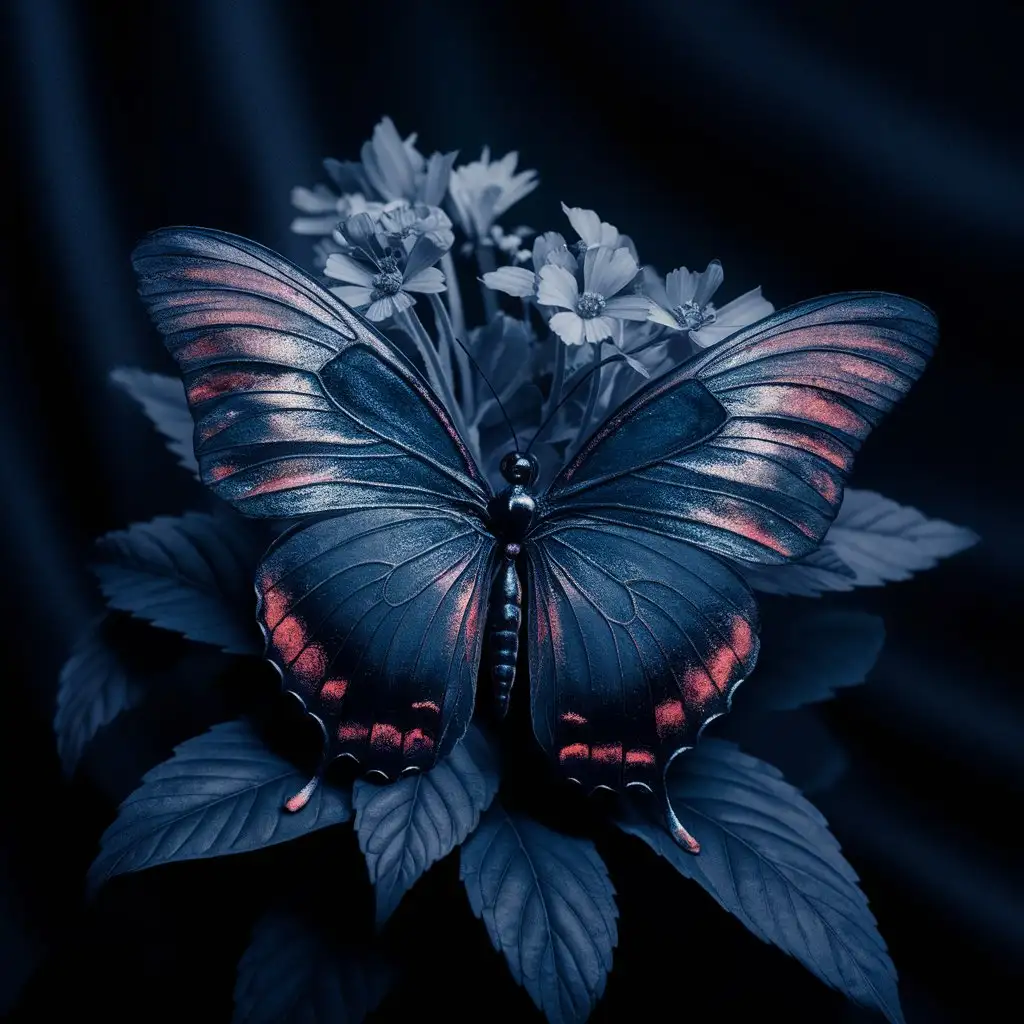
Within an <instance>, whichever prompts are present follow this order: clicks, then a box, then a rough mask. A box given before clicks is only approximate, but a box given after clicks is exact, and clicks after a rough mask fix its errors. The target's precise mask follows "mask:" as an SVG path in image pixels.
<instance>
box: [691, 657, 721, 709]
mask: <svg viewBox="0 0 1024 1024" xmlns="http://www.w3.org/2000/svg"><path fill="white" fill-rule="evenodd" d="M683 696H684V697H685V699H686V705H687V707H691V708H692V707H697V708H703V707H704V705H705V704H707V703H708V702H709V701H710V700H712V698H714V697H717V696H719V688H718V687H717V686H716V685H715V681H714V680H713V679H712V678H711V676H710V675H708V673H707V671H706V670H705V669H704V668H702V667H700V666H698V665H691V666H689V668H687V670H686V672H685V673H684V674H683Z"/></svg>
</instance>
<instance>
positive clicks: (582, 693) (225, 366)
mask: <svg viewBox="0 0 1024 1024" xmlns="http://www.w3.org/2000/svg"><path fill="white" fill-rule="evenodd" d="M133 261H134V265H135V269H136V272H137V274H138V277H139V282H140V294H141V295H142V298H143V300H144V302H145V303H146V305H147V307H148V309H149V312H150V315H151V316H152V318H153V319H154V321H155V323H156V325H157V327H158V329H159V330H160V332H161V333H162V334H163V336H164V341H165V344H166V346H167V348H168V350H169V352H170V353H171V355H172V356H173V357H174V358H175V360H176V361H177V363H178V366H179V369H180V371H181V374H182V379H183V382H184V385H185V392H186V395H187V397H188V402H189V407H190V409H191V411H192V414H193V418H194V420H195V423H196V429H195V449H196V457H197V460H198V462H199V466H200V472H201V475H202V478H203V481H204V483H206V484H207V486H208V487H209V488H210V489H211V490H212V491H213V493H214V494H216V495H217V496H218V497H220V498H222V499H223V500H225V501H227V502H229V503H230V504H231V505H233V507H234V508H235V509H236V510H237V511H239V512H240V513H242V514H244V515H248V516H253V517H261V518H267V519H275V518H277V519H280V518H286V519H290V520H292V521H294V522H295V525H294V526H293V527H291V528H290V529H289V530H287V531H286V532H285V533H283V534H282V535H280V536H279V537H278V539H277V540H276V541H275V542H274V543H273V544H272V545H271V547H270V549H269V550H268V552H267V553H266V555H265V556H264V558H263V560H262V562H261V564H260V566H259V568H258V570H257V575H256V581H255V582H256V592H257V597H258V605H257V619H258V621H259V624H260V627H261V628H262V630H263V633H264V637H265V638H266V644H267V647H266V654H267V657H268V659H269V660H270V661H271V662H272V663H273V664H274V665H275V666H276V668H277V669H278V671H279V672H280V674H281V676H282V681H283V686H284V688H285V689H286V690H288V691H290V692H293V693H295V694H296V695H297V696H298V697H299V698H300V700H301V701H302V703H303V705H304V706H305V707H306V709H307V710H308V711H310V712H311V713H313V714H315V715H316V717H317V718H318V720H319V721H320V722H321V723H322V724H323V727H324V732H325V741H326V742H325V759H331V758H334V757H336V756H348V757H352V758H354V759H355V760H356V761H357V762H358V763H359V764H360V766H361V769H362V770H363V772H364V773H365V774H377V775H380V776H383V777H384V778H385V779H389V780H390V779H395V778H397V777H399V776H400V775H402V774H403V773H404V772H407V771H414V770H426V769H429V768H431V767H432V766H433V765H434V764H436V763H437V761H438V760H439V759H440V758H443V757H445V756H446V755H447V754H448V752H450V751H451V749H452V747H453V746H454V745H455V744H456V743H457V742H458V741H459V740H460V739H461V737H462V736H463V735H464V734H465V731H466V729H467V728H468V725H469V722H470V718H471V717H472V714H473V710H474V706H475V695H476V685H477V676H478V674H479V671H480V668H481V665H482V663H483V655H484V650H485V646H486V647H487V649H489V662H490V663H489V669H490V676H491V683H492V686H493V687H494V689H495V696H496V698H497V703H498V709H499V711H501V710H503V709H504V708H505V707H507V703H508V698H509V693H510V691H511V687H512V683H513V681H514V680H515V669H516V661H517V656H518V651H519V637H520V624H521V621H522V620H523V618H525V630H524V631H523V635H524V637H525V640H526V647H527V650H526V653H527V663H528V666H529V691H530V707H531V716H532V721H533V731H534V736H535V738H536V740H537V742H538V743H539V744H540V746H541V747H542V748H543V749H544V750H545V751H546V752H547V753H548V754H549V755H550V757H551V759H552V761H553V763H554V765H555V766H556V768H557V770H558V771H559V772H560V773H561V774H562V775H563V776H564V777H566V778H569V779H572V780H575V781H577V782H579V783H580V784H581V785H582V786H583V788H584V789H585V790H586V791H587V792H589V791H592V790H594V789H598V788H608V789H613V790H627V789H631V788H633V787H639V788H643V789H648V790H653V791H655V792H662V793H663V792H664V776H665V772H666V770H667V767H668V765H669V764H670V763H671V761H672V759H673V758H674V757H676V756H677V755H678V754H679V753H681V752H682V751H685V750H687V749H689V748H690V747H692V746H693V745H694V744H695V743H696V742H697V740H698V738H699V736H700V734H701V732H702V731H703V729H704V728H705V726H706V725H707V724H708V722H710V721H712V720H713V719H714V718H716V717H718V716H719V715H722V714H724V713H725V712H727V711H728V709H729V705H730V702H731V699H732V694H733V692H734V691H735V689H736V687H737V686H738V685H739V684H740V683H741V682H743V681H744V680H745V679H747V678H748V677H749V676H750V674H751V672H753V670H754V666H755V664H756V661H757V654H758V645H759V640H758V612H757V604H756V601H755V600H754V596H753V593H752V591H751V589H750V587H749V585H748V584H747V581H746V578H745V576H744V575H743V573H742V571H741V567H742V565H743V564H761V565H779V564H783V563H785V562H787V561H792V560H794V559H798V558H801V557H803V556H805V555H807V554H809V553H810V552H812V551H814V550H815V549H816V548H817V547H818V545H819V544H820V543H821V540H822V538H823V537H824V535H825V533H826V531H827V530H828V528H829V526H830V525H831V523H832V520H833V519H834V518H835V515H836V512H837V511H838V509H839V505H840V503H841V501H842V495H843V487H844V485H845V482H846V480H847V478H848V476H849V473H850V471H851V469H852V465H853V459H854V455H855V454H856V452H857V451H858V450H859V448H860V446H861V444H862V442H863V441H864V439H865V438H866V437H867V435H868V434H869V433H870V431H871V430H872V429H873V427H874V426H875V425H876V424H877V423H878V422H879V420H880V419H881V417H882V416H883V415H884V414H885V413H886V412H887V411H888V410H889V409H890V408H891V407H892V406H893V405H894V404H895V403H896V402H897V401H899V400H900V399H901V398H902V396H903V395H904V394H905V393H906V392H907V390H908V389H909V387H910V386H911V384H912V383H913V382H914V381H915V380H917V378H918V377H919V376H920V375H921V373H922V372H923V370H924V367H925V365H926V364H927V361H928V359H929V358H930V356H931V353H932V351H933V348H934V345H935V341H936V338H937V326H936V323H935V318H934V315H933V314H932V313H931V312H930V311H929V310H928V309H926V308H925V307H924V306H922V305H921V304H920V303H917V302H914V301H913V300H910V299H907V298H904V297H902V296H898V295H890V294H886V293H881V292H854V293H847V294H841V295H831V296H824V297H821V298H818V299H813V300H810V301H809V302H805V303H800V304H799V305H796V306H792V307H790V308H788V309H784V310H780V311H778V312H776V313H774V314H772V315H771V316H769V317H766V318H765V319H764V320H762V321H760V322H758V323H757V324H753V325H751V326H749V327H746V328H744V329H743V330H741V331H738V332H737V333H736V334H734V335H732V336H731V337H729V338H726V339H724V340H723V341H721V342H719V343H717V344H716V345H714V346H712V347H711V348H708V349H705V350H703V351H701V352H699V353H698V354H696V355H695V356H694V357H693V358H691V359H690V360H688V361H687V362H685V363H682V364H680V365H678V366H676V367H675V368H673V369H671V370H669V371H668V372H666V373H665V374H663V375H662V376H660V377H658V378H656V379H654V380H652V381H650V382H649V383H647V384H646V385H644V386H643V387H642V388H641V389H640V390H639V391H638V392H636V393H635V394H634V395H633V396H632V397H631V398H629V399H627V400H626V401H625V402H624V403H623V405H622V406H620V407H619V408H618V409H616V410H615V411H614V412H612V414H611V415H610V416H609V417H608V419H607V420H606V421H605V422H604V423H603V424H602V425H601V426H600V427H598V429H597V430H596V431H595V432H594V433H593V435H592V436H591V437H590V438H589V439H588V440H586V441H585V443H584V444H583V445H582V447H580V448H579V450H578V453H577V454H576V455H575V456H574V457H573V459H572V461H571V462H570V463H569V464H568V465H567V466H565V468H564V469H563V470H562V471H561V472H560V473H559V474H558V475H557V476H556V477H555V479H554V480H553V481H552V482H551V483H550V484H549V485H547V486H546V487H545V488H544V489H543V492H542V493H540V492H538V490H537V488H536V486H535V485H536V463H535V462H534V461H533V460H532V459H531V458H530V457H529V456H528V455H527V454H524V453H522V452H519V451H515V452H512V453H510V454H509V455H507V456H506V457H505V459H504V461H503V463H502V475H503V476H504V478H505V481H506V482H507V486H506V487H505V488H503V489H502V490H501V491H500V493H498V494H494V493H493V491H492V490H491V488H490V486H489V484H488V483H487V480H486V478H485V476H484V474H483V473H482V472H481V470H480V469H479V467H478V466H477V464H476V461H475V459H474V457H473V456H472V454H470V451H469V448H468V446H467V445H466V444H465V442H464V441H463V439H462V437H461V436H460V432H459V430H458V428H457V427H456V425H455V420H454V419H453V415H452V413H451V411H450V410H448V409H446V408H445V405H444V403H443V402H442V401H441V400H440V399H439V398H438V396H437V394H436V393H435V392H434V390H433V389H432V388H431V386H430V385H429V383H428V382H427V380H426V378H425V376H424V374H423V373H422V372H421V371H420V370H419V369H417V367H416V366H414V365H413V363H412V362H411V361H409V360H408V359H407V358H406V357H405V356H403V355H402V353H401V352H400V351H399V350H398V349H397V348H396V347H394V346H393V345H392V344H391V343H390V342H389V340H388V339H387V338H386V337H385V336H383V335H382V334H380V333H379V332H378V331H377V330H376V329H375V328H374V327H373V326H372V325H371V324H369V323H368V322H367V321H366V320H364V319H363V318H362V317H360V316H359V315H358V314H357V313H355V312H354V311H353V310H351V309H350V308H349V307H347V306H346V305H345V304H344V303H342V302H340V301H339V300H338V299H336V298H335V297H334V296H333V295H332V294H330V293H329V292H328V291H326V290H325V289H323V288H322V287H320V285H318V284H317V283H316V282H315V281H313V280H312V279H311V278H310V277H309V276H308V275H307V274H306V273H304V272H303V271H302V270H300V269H299V268H297V267H295V266H294V265H292V264H290V263H289V262H288V261H286V260H284V259H283V258H282V257H280V256H278V255H277V254H276V253H273V252H271V251H270V250H268V249H266V248H264V247H263V246H260V245H258V244H257V243H255V242H252V241H249V240H248V239H244V238H239V237H237V236H234V235H229V234H226V233H224V232H219V231H212V230H209V229H204V228H168V229H164V230H162V231H158V232H156V233H154V234H153V235H151V236H150V237H149V238H148V239H146V240H145V241H143V242H142V243H140V245H139V246H138V248H137V249H136V251H135V253H134V256H133ZM553 343H554V344H558V343H559V342H557V340H555V341H554V342H553ZM524 607H525V616H524V614H523V611H524ZM488 641H489V643H488ZM300 797H301V798H302V799H300ZM306 798H308V793H306V791H303V794H297V796H296V801H295V803H294V804H290V805H289V807H290V809H293V810H294V809H296V807H298V806H301V804H302V802H303V801H304V799H306ZM667 818H668V822H669V825H670V828H671V829H672V831H673V833H674V834H676V835H677V839H679V841H680V842H682V843H683V845H687V843H686V842H685V837H684V838H679V830H678V829H677V828H676V825H677V822H674V820H673V816H672V815H670V814H669V815H667ZM688 848H689V847H688Z"/></svg>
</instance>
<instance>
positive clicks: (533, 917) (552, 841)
mask: <svg viewBox="0 0 1024 1024" xmlns="http://www.w3.org/2000/svg"><path fill="white" fill-rule="evenodd" d="M460 858H461V867H462V880H463V882H464V883H465V886H466V892H467V893H468V895H469V902H470V906H471V907H472V908H473V913H474V914H476V916H477V917H479V918H482V919H483V922H484V925H485V926H486V927H487V933H488V934H489V935H490V937H491V941H492V942H493V943H494V945H495V948H497V949H498V950H500V951H501V952H502V953H503V954H504V955H505V959H506V960H507V961H508V966H509V969H510V970H511V972H512V977H513V978H515V980H516V981H517V982H518V983H519V984H520V985H522V986H523V987H524V988H525V989H526V991H527V992H528V993H529V994H530V998H531V999H533V1001H534V1002H535V1003H536V1004H537V1006H538V1007H539V1008H540V1009H541V1010H542V1011H543V1012H544V1014H545V1015H546V1016H547V1018H548V1020H549V1021H551V1024H570V1022H572V1021H584V1020H586V1019H587V1017H588V1016H589V1015H590V1012H591V1010H593V1008H594V1006H595V1005H596V1004H597V1001H598V1000H599V999H600V998H601V995H602V993H603V992H604V986H605V981H606V980H607V977H608V972H609V971H610V970H611V967H612V950H613V949H614V948H615V944H616V942H617V941H618V928H617V918H618V909H617V907H616V906H615V889H614V888H613V887H612V883H611V880H610V879H609V878H608V870H607V868H606V867H605V865H604V862H603V861H602V860H601V858H600V857H599V856H598V853H597V850H596V849H595V848H594V844H593V843H591V842H590V841H589V840H586V839H576V838H571V837H569V836H564V835H560V834H559V833H558V832H552V831H551V830H550V829H548V828H545V827H544V826H543V825H541V824H539V823H538V822H536V821H531V820H530V819H529V818H524V817H521V816H519V815H512V814H509V813H508V812H507V811H506V810H505V809H504V808H503V807H502V806H501V805H500V804H498V803H494V804H492V806H491V808H490V810H489V811H487V813H486V814H485V815H484V816H483V818H482V819H481V821H480V825H479V827H478V828H477V830H476V832H474V833H473V835H472V836H471V837H470V838H469V840H468V841H467V842H466V844H465V845H464V846H463V847H462V850H461V853H460Z"/></svg>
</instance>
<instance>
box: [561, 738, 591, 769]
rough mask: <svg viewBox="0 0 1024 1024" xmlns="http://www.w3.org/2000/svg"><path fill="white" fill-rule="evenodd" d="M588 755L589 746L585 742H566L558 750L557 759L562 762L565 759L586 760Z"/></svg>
mask: <svg viewBox="0 0 1024 1024" xmlns="http://www.w3.org/2000/svg"><path fill="white" fill-rule="evenodd" d="M589 757H590V747H588V746H587V745H586V743H568V744H566V745H565V746H564V747H562V749H561V750H559V751H558V760H559V761H561V762H562V763H563V764H564V763H565V762H566V761H586V760H587V758H589Z"/></svg>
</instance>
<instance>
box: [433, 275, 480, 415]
mask: <svg viewBox="0 0 1024 1024" xmlns="http://www.w3.org/2000/svg"><path fill="white" fill-rule="evenodd" d="M430 306H431V308H432V309H433V310H434V319H435V320H436V321H437V330H438V333H439V334H440V336H441V339H442V341H443V342H444V344H445V345H446V346H447V348H448V351H449V352H450V353H452V355H453V356H454V357H455V364H456V366H458V368H459V390H460V391H461V394H462V403H461V404H462V411H463V412H464V413H465V415H466V422H467V423H471V422H472V420H473V411H474V410H475V409H476V394H475V392H474V390H473V376H472V374H471V373H470V371H469V359H468V358H467V357H466V353H465V351H464V350H463V348H462V346H461V345H460V344H459V343H458V341H457V340H456V337H457V335H456V332H455V326H454V324H452V322H451V319H450V318H449V316H448V310H447V309H445V306H444V303H443V302H442V301H441V299H440V298H439V297H438V296H437V295H431V296H430Z"/></svg>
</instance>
